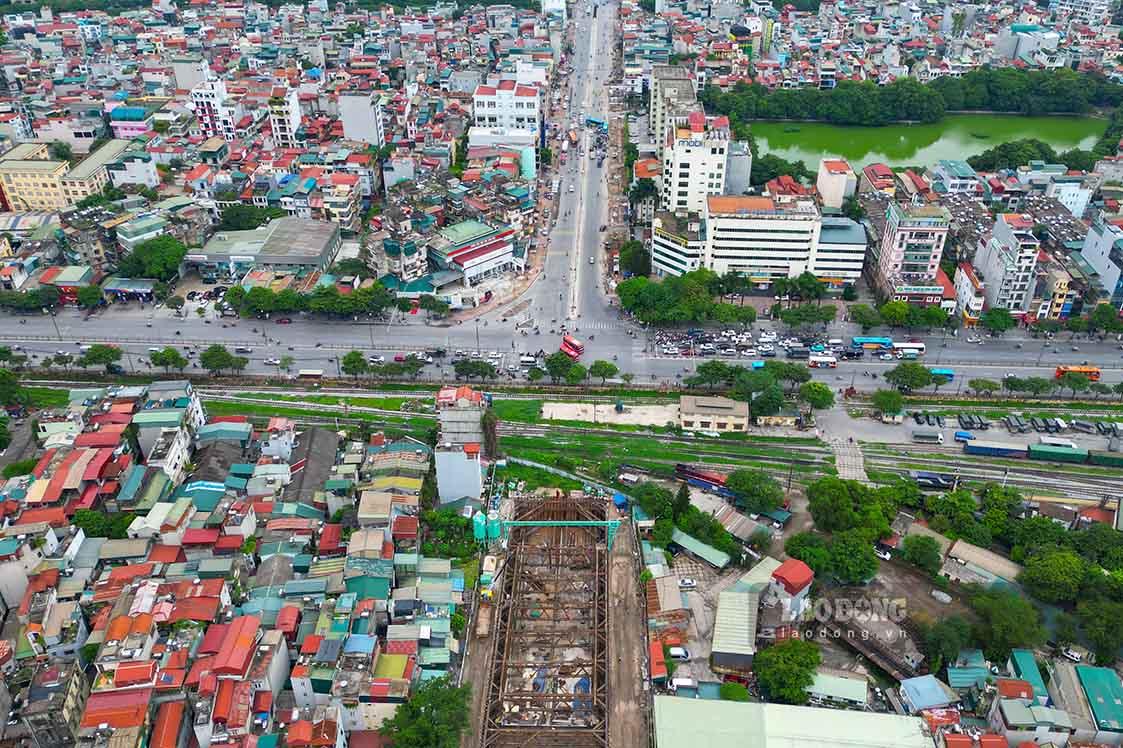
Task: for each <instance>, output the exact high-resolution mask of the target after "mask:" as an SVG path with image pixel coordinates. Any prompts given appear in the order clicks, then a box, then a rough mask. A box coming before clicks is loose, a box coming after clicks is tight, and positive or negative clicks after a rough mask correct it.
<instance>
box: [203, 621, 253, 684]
mask: <svg viewBox="0 0 1123 748" xmlns="http://www.w3.org/2000/svg"><path fill="white" fill-rule="evenodd" d="M260 630H261V621H260V620H259V619H258V618H257V617H256V616H240V617H239V618H235V619H234V620H233V621H231V622H230V628H229V629H228V630H227V632H226V636H224V637H223V639H222V647H221V648H219V650H218V654H217V655H215V662H214V671H215V672H216V673H218V674H219V675H244V674H245V672H246V668H248V667H249V666H250V660H251V659H252V658H253V651H254V644H256V643H257V634H258V631H260Z"/></svg>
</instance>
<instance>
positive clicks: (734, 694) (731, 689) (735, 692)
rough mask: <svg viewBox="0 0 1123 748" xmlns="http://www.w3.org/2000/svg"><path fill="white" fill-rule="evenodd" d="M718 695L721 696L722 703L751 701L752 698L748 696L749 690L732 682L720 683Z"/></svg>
mask: <svg viewBox="0 0 1123 748" xmlns="http://www.w3.org/2000/svg"><path fill="white" fill-rule="evenodd" d="M719 695H720V696H721V700H722V701H738V702H748V701H752V696H750V695H749V689H747V688H745V686H743V685H741V684H740V683H734V682H733V681H727V682H725V683H722V684H721V688H720V689H719Z"/></svg>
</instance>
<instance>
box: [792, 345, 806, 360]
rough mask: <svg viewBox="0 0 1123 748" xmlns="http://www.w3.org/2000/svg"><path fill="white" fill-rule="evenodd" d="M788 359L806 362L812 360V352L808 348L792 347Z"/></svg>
mask: <svg viewBox="0 0 1123 748" xmlns="http://www.w3.org/2000/svg"><path fill="white" fill-rule="evenodd" d="M788 358H794V359H802V360H804V361H806V360H808V359H810V358H811V350H810V349H808V348H799V347H794V346H793V347H791V348H789V349H788Z"/></svg>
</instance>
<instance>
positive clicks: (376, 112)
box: [339, 91, 386, 147]
mask: <svg viewBox="0 0 1123 748" xmlns="http://www.w3.org/2000/svg"><path fill="white" fill-rule="evenodd" d="M339 115H340V117H341V118H342V119H343V137H344V138H346V139H347V140H358V141H360V142H362V143H371V144H372V145H377V146H379V147H381V146H382V145H383V144H384V143H385V142H386V133H385V129H384V125H383V120H382V105H381V104H380V102H379V95H378V94H377V93H375V92H373V91H344V92H343V93H341V94H339Z"/></svg>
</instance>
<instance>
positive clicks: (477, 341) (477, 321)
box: [476, 317, 480, 353]
mask: <svg viewBox="0 0 1123 748" xmlns="http://www.w3.org/2000/svg"><path fill="white" fill-rule="evenodd" d="M479 352H480V318H479V317H476V353H479Z"/></svg>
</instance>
